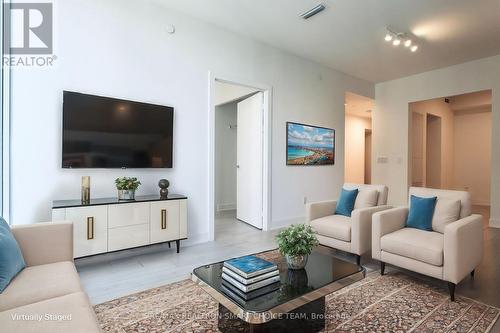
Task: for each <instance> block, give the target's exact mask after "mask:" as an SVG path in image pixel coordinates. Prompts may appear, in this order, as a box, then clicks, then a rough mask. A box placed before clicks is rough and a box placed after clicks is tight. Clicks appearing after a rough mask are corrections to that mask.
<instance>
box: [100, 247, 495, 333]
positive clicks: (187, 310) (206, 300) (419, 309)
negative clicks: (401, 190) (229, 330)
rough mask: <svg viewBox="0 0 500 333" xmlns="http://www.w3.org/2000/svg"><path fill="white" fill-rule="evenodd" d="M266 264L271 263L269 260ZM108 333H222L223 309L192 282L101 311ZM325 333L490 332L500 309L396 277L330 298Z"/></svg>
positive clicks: (374, 279)
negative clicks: (452, 298)
mask: <svg viewBox="0 0 500 333" xmlns="http://www.w3.org/2000/svg"><path fill="white" fill-rule="evenodd" d="M266 257H267V258H269V257H272V256H269V255H266ZM94 309H95V312H96V314H97V318H98V320H99V322H100V324H101V327H102V329H103V331H104V332H119V333H129V332H158V333H159V332H197V333H198V332H199V333H201V332H205V333H207V332H218V329H217V314H218V310H217V309H218V304H217V302H215V301H214V300H213V299H212V298H211V297H210V296H209V295H208V294H207V293H205V292H204V291H203V290H202V289H201V288H200V287H198V286H197V285H196V284H195V283H193V282H192V281H191V280H184V281H180V282H177V283H172V284H168V285H165V286H162V287H159V288H154V289H150V290H146V291H143V292H140V293H137V294H133V295H130V296H125V297H122V298H119V299H116V300H112V301H109V302H106V303H102V304H99V305H96V306H95V307H94ZM326 312H327V320H326V328H325V330H324V332H325V333H326V332H409V331H411V332H489V331H490V330H491V327H492V326H493V324H494V323H495V321H496V320H497V319H498V317H499V314H500V309H498V308H495V307H491V306H488V305H485V304H482V303H479V302H477V301H474V300H472V299H469V298H465V297H462V296H460V295H457V296H456V301H455V302H451V301H450V300H449V296H448V293H447V291H446V290H445V289H441V288H437V287H435V286H431V285H429V284H427V283H426V282H424V281H421V280H418V279H415V278H413V277H409V276H407V275H405V274H403V273H399V272H393V273H389V274H386V275H384V276H380V274H379V273H377V272H373V273H370V274H368V275H367V277H366V278H365V279H363V280H362V281H359V282H357V283H355V284H352V285H350V286H349V287H346V288H344V289H341V290H339V291H337V292H335V293H333V294H330V295H329V296H327V297H326Z"/></svg>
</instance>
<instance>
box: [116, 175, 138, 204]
mask: <svg viewBox="0 0 500 333" xmlns="http://www.w3.org/2000/svg"><path fill="white" fill-rule="evenodd" d="M115 184H116V189H117V190H118V200H135V190H137V188H138V187H139V185H141V182H140V181H138V180H137V178H135V177H120V178H116V180H115Z"/></svg>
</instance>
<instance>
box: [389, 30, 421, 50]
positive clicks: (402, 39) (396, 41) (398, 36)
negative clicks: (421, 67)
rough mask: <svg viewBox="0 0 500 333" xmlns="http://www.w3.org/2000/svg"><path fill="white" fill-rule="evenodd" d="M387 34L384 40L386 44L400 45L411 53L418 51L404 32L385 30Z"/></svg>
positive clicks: (416, 46)
mask: <svg viewBox="0 0 500 333" xmlns="http://www.w3.org/2000/svg"><path fill="white" fill-rule="evenodd" d="M386 29H387V32H386V34H385V37H384V40H385V41H386V42H392V45H394V46H399V45H401V43H402V44H403V45H404V46H405V47H406V48H409V49H410V51H411V52H416V51H417V50H418V45H416V44H415V43H414V41H413V40H412V39H411V38H410V36H409V34H407V33H404V32H394V31H392V30H391V29H389V28H386Z"/></svg>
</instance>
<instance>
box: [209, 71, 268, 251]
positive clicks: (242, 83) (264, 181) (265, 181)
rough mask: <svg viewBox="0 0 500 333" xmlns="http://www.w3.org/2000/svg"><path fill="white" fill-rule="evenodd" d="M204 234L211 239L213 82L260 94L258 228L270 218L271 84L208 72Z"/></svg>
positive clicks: (213, 193) (212, 208) (213, 159)
mask: <svg viewBox="0 0 500 333" xmlns="http://www.w3.org/2000/svg"><path fill="white" fill-rule="evenodd" d="M208 80H209V84H208V87H209V91H208V110H209V112H208V124H209V134H208V135H209V140H208V159H209V162H208V233H209V240H211V241H213V240H214V239H215V228H214V226H215V103H214V102H215V82H216V81H218V82H224V83H229V84H234V85H239V86H246V87H250V88H255V89H257V90H259V91H261V92H263V94H264V106H263V112H264V116H263V119H264V124H263V135H262V144H263V147H262V154H263V156H262V230H269V224H270V223H269V222H270V220H271V200H272V195H271V178H272V177H271V166H272V164H271V163H272V161H271V156H272V155H271V151H272V146H271V145H272V140H271V138H272V86H270V85H267V84H262V83H255V82H249V81H246V80H241V79H238V78H232V77H228V76H224V75H216V74H215V73H213V72H209V74H208Z"/></svg>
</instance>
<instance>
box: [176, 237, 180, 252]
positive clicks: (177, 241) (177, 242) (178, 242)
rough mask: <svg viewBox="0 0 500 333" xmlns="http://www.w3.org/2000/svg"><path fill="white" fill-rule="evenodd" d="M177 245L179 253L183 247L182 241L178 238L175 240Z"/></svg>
mask: <svg viewBox="0 0 500 333" xmlns="http://www.w3.org/2000/svg"><path fill="white" fill-rule="evenodd" d="M175 246H176V247H177V253H179V250H180V249H181V241H180V240H176V241H175Z"/></svg>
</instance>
